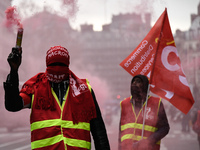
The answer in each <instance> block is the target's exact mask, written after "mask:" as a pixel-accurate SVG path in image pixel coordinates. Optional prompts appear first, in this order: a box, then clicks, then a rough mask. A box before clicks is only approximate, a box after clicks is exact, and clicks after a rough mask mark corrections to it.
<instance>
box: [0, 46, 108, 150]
mask: <svg viewBox="0 0 200 150" xmlns="http://www.w3.org/2000/svg"><path fill="white" fill-rule="evenodd" d="M21 57H22V51H21V48H13V49H12V52H11V53H10V55H9V56H8V59H7V60H8V63H9V65H10V68H11V69H10V73H9V74H8V76H7V80H6V82H4V90H5V108H6V109H7V110H8V111H19V110H21V109H23V108H30V109H31V115H30V124H31V148H32V149H34V150H47V149H48V150H72V149H73V150H86V149H91V137H90V133H92V136H93V139H94V145H95V149H96V150H110V146H109V141H108V137H107V133H106V128H105V124H104V122H103V119H102V116H101V112H100V109H99V106H98V103H97V101H96V98H95V94H94V91H93V90H92V88H91V86H90V85H89V82H88V81H87V80H86V79H79V78H78V77H77V76H76V75H75V74H74V73H73V72H72V71H71V70H70V69H69V64H70V56H69V53H68V50H67V49H66V48H64V47H62V46H54V47H51V48H50V49H49V50H48V51H47V53H46V71H45V72H42V73H38V74H37V75H35V76H33V77H32V78H30V79H29V80H28V81H26V82H25V83H24V85H23V86H22V89H21V90H20V91H19V88H18V87H19V77H18V68H19V66H20V64H21Z"/></svg>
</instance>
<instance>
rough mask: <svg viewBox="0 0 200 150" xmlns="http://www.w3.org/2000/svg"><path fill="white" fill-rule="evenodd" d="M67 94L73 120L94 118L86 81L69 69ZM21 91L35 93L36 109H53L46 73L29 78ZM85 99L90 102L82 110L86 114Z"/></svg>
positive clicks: (93, 108)
mask: <svg viewBox="0 0 200 150" xmlns="http://www.w3.org/2000/svg"><path fill="white" fill-rule="evenodd" d="M69 79H70V83H69V86H70V87H69V95H68V100H69V101H70V105H71V109H72V110H71V112H72V116H73V122H74V123H78V122H79V121H80V120H87V121H90V120H91V119H92V118H96V109H95V104H94V100H93V97H92V94H91V92H90V90H89V89H88V86H87V85H86V82H85V81H84V80H81V79H79V78H78V77H77V76H76V75H75V74H74V73H73V72H72V71H71V70H69ZM20 92H21V93H25V94H27V95H30V94H35V95H37V97H35V99H36V109H43V110H51V111H55V100H54V97H53V96H52V93H51V86H50V83H49V81H48V79H47V76H46V73H39V74H37V75H36V76H34V77H32V78H31V79H29V80H28V81H27V82H25V83H24V85H23V87H22V89H21V91H20ZM85 100H87V101H89V102H92V103H91V106H92V107H88V108H86V109H87V110H84V113H85V112H86V113H87V115H82V114H83V112H82V111H83V108H82V103H84V102H85Z"/></svg>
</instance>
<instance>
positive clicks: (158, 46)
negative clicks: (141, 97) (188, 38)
mask: <svg viewBox="0 0 200 150" xmlns="http://www.w3.org/2000/svg"><path fill="white" fill-rule="evenodd" d="M120 66H122V67H123V68H124V69H125V70H126V71H127V72H129V73H130V74H131V75H132V76H135V75H137V74H142V75H146V76H147V77H148V78H149V80H150V84H151V87H150V90H151V92H153V93H155V94H157V95H158V96H160V97H162V98H164V99H166V100H168V101H169V102H170V103H171V104H173V105H174V106H175V107H176V108H178V109H179V110H181V111H182V112H183V113H185V114H187V113H188V111H189V110H190V108H191V107H192V105H193V104H194V99H193V96H192V94H191V91H190V88H189V85H188V83H187V80H186V77H185V75H184V73H183V71H182V67H181V61H180V58H179V56H178V52H177V49H176V46H175V42H174V38H173V35H172V32H171V28H170V24H169V19H168V15H167V9H165V11H164V12H163V13H162V15H161V16H160V17H159V19H158V20H157V22H156V23H155V25H154V26H153V27H152V29H151V30H150V32H149V33H148V34H147V36H146V37H145V38H144V39H143V40H142V42H141V43H140V44H139V45H138V46H137V47H136V48H135V50H134V51H133V52H132V53H131V54H130V55H129V56H128V57H127V58H126V59H124V60H123V61H122V62H121V63H120Z"/></svg>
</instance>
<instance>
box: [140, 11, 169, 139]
mask: <svg viewBox="0 0 200 150" xmlns="http://www.w3.org/2000/svg"><path fill="white" fill-rule="evenodd" d="M166 15H167V8H165V14H164V17H163V22H164V21H165V18H166ZM163 26H164V23H163V24H162V27H161V31H160V35H159V39H158V44H157V49H156V53H155V56H154V63H153V68H152V71H151V74H150V81H149V85H148V90H147V96H146V103H145V109H144V116H143V125H142V135H141V139H143V136H144V125H145V118H146V109H147V103H148V93H149V90H150V84H151V82H152V77H153V72H154V67H155V61H156V57H157V51H158V47H159V44H160V39H161V35H162V31H163Z"/></svg>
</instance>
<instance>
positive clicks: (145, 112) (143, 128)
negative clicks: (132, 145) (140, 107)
mask: <svg viewBox="0 0 200 150" xmlns="http://www.w3.org/2000/svg"><path fill="white" fill-rule="evenodd" d="M149 87H150V84H149V85H148V90H147V96H146V101H145V102H146V103H145V108H144V116H143V125H142V139H143V136H144V125H145V117H146V110H147V103H148V93H149Z"/></svg>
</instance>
